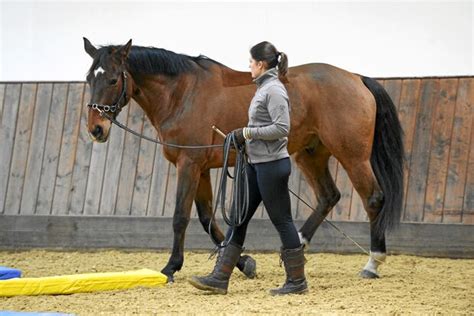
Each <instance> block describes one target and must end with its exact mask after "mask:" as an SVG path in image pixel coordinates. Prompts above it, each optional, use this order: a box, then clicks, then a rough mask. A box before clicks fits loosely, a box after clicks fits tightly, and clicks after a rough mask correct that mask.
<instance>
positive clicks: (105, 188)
mask: <svg viewBox="0 0 474 316" xmlns="http://www.w3.org/2000/svg"><path fill="white" fill-rule="evenodd" d="M130 109H131V108H130V107H129V106H127V107H126V108H125V109H124V110H123V111H122V113H120V114H119V116H118V117H117V119H118V121H119V122H120V123H122V124H124V125H127V120H130V114H129V110H130ZM127 134H128V135H129V133H126V132H125V131H124V130H123V129H121V128H118V127H117V126H112V129H111V130H110V136H109V139H108V141H107V142H108V143H109V144H108V150H107V160H106V162H105V171H104V172H105V173H104V178H103V180H102V181H103V183H102V193H101V198H100V206H99V214H101V215H112V214H118V215H124V214H121V213H116V201H117V192H118V187H119V182H120V181H121V177H120V175H121V168H123V161H124V159H125V154H124V152H123V151H124V140H125V138H126V135H127ZM122 170H123V169H122ZM122 172H123V171H122ZM122 176H124V175H122ZM125 176H126V175H125ZM129 190H130V191H131V188H129ZM127 215H128V214H127Z"/></svg>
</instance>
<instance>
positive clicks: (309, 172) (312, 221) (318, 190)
mask: <svg viewBox="0 0 474 316" xmlns="http://www.w3.org/2000/svg"><path fill="white" fill-rule="evenodd" d="M330 156H331V153H330V152H329V151H328V150H327V149H326V147H325V146H324V145H323V144H321V143H320V142H319V141H317V142H316V144H313V145H312V146H310V147H308V148H305V149H304V150H302V151H300V152H297V153H296V154H295V156H294V157H295V161H296V163H297V164H298V166H299V167H300V169H301V171H302V172H303V175H304V176H305V178H306V180H307V181H308V182H309V184H310V186H311V188H312V189H313V192H314V193H315V195H316V199H317V201H318V205H317V207H316V210H315V211H314V212H312V213H311V215H310V216H309V217H308V219H307V220H306V222H305V223H304V225H303V226H302V227H301V229H300V234H301V235H302V239H303V242H305V243H309V241H311V238H312V237H313V235H314V233H315V232H316V229H317V228H318V227H319V225H320V224H321V223H322V222H323V220H324V218H326V216H327V215H328V214H329V212H330V211H331V209H332V208H333V207H334V205H336V203H337V202H338V201H339V199H340V198H341V194H340V192H339V190H338V189H337V187H336V185H335V184H334V181H333V179H332V176H331V174H330V172H329V168H328V160H329V157H330Z"/></svg>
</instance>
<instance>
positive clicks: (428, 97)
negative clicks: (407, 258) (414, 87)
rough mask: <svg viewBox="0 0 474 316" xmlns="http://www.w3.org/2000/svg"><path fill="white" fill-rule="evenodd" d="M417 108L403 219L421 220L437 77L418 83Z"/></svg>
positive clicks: (437, 87)
mask: <svg viewBox="0 0 474 316" xmlns="http://www.w3.org/2000/svg"><path fill="white" fill-rule="evenodd" d="M420 89H421V92H420V100H419V110H418V113H417V118H416V126H415V132H414V137H413V149H412V151H411V159H410V175H409V177H408V183H407V187H408V191H407V197H406V210H405V217H404V219H405V220H407V221H411V222H420V221H422V220H423V205H424V202H425V193H426V181H427V176H428V164H429V159H428V158H429V156H430V144H431V132H432V127H433V117H434V113H433V110H434V108H435V104H436V100H437V97H438V91H439V79H425V80H423V81H422V84H421V88H420Z"/></svg>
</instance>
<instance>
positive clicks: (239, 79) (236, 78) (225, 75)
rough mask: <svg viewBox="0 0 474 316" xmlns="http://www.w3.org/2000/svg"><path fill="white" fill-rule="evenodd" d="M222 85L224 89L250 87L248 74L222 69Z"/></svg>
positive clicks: (250, 82) (251, 82) (250, 81)
mask: <svg viewBox="0 0 474 316" xmlns="http://www.w3.org/2000/svg"><path fill="white" fill-rule="evenodd" d="M221 74H222V83H223V85H224V87H237V86H245V85H252V84H253V81H252V76H251V75H250V72H243V71H236V70H233V69H230V68H222V71H221Z"/></svg>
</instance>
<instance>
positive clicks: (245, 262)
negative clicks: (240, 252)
mask: <svg viewBox="0 0 474 316" xmlns="http://www.w3.org/2000/svg"><path fill="white" fill-rule="evenodd" d="M194 202H195V203H196V209H197V212H198V216H199V221H200V222H201V224H202V226H203V227H204V230H205V231H206V233H208V234H209V236H211V238H213V239H215V241H216V242H218V243H220V242H222V241H223V240H224V235H223V234H222V231H221V230H220V228H219V226H218V225H217V223H216V221H215V218H214V217H213V215H212V211H213V209H212V186H211V176H210V172H209V170H206V171H204V172H203V173H201V177H200V179H199V186H198V189H197V193H196V198H195V199H194ZM209 224H210V225H211V230H210V231H209ZM237 268H239V270H240V271H242V272H243V273H244V274H245V275H246V276H247V277H248V278H250V279H253V278H254V277H255V276H256V263H255V260H254V259H253V258H252V257H250V256H247V255H244V256H240V259H239V262H238V263H237Z"/></svg>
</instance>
